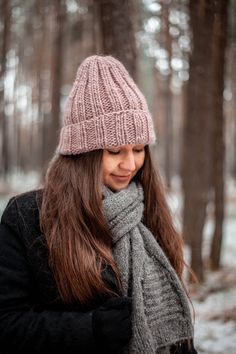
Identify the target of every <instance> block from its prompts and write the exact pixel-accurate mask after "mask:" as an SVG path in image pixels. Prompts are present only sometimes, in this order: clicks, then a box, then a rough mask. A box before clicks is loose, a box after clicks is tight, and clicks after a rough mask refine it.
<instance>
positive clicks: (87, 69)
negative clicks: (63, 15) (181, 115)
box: [56, 55, 156, 155]
mask: <svg viewBox="0 0 236 354" xmlns="http://www.w3.org/2000/svg"><path fill="white" fill-rule="evenodd" d="M63 120H64V125H63V127H62V128H61V132H60V141H59V145H58V147H57V150H56V152H57V153H59V154H61V155H71V154H72V155H75V154H80V153H83V152H88V151H92V150H97V149H104V148H106V147H112V146H121V145H127V144H151V143H154V142H155V140H156V136H155V131H154V127H153V121H152V118H151V115H150V112H149V110H148V107H147V102H146V100H145V98H144V96H143V94H142V93H141V91H140V90H139V88H138V87H137V85H136V84H135V82H134V81H133V79H132V78H131V77H130V75H129V73H128V71H127V70H126V69H125V67H124V66H123V64H122V63H121V62H120V61H118V60H117V59H115V58H114V57H112V56H101V55H92V56H90V57H87V58H86V59H85V60H84V61H83V62H82V63H81V65H80V66H79V68H78V71H77V74H76V79H75V81H74V84H73V86H72V89H71V92H70V94H69V96H68V99H67V102H66V106H65V113H64V119H63Z"/></svg>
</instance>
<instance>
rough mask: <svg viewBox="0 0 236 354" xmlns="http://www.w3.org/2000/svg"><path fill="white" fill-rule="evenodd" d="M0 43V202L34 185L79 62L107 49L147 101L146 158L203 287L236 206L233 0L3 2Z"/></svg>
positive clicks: (218, 261)
mask: <svg viewBox="0 0 236 354" xmlns="http://www.w3.org/2000/svg"><path fill="white" fill-rule="evenodd" d="M0 48H1V49H0V133H1V134H0V167H1V169H0V198H1V200H2V207H1V208H2V209H3V207H4V205H5V204H6V201H7V199H8V198H9V196H10V195H13V194H16V193H18V192H20V191H22V190H23V191H24V190H27V188H29V186H32V187H33V186H38V185H40V183H41V181H42V180H43V176H44V173H45V170H46V167H47V164H48V162H49V160H50V159H51V157H52V155H53V154H54V151H55V148H56V145H57V143H58V136H59V131H60V126H61V122H62V119H63V108H64V105H65V100H66V98H67V95H68V93H69V91H70V88H71V85H72V83H73V81H74V79H75V74H76V70H77V68H78V66H79V64H80V63H81V62H82V60H83V59H85V58H86V57H87V56H88V55H91V54H95V53H97V54H111V55H114V56H115V57H117V58H118V59H119V60H121V61H122V62H123V64H124V65H125V66H126V68H127V69H128V71H129V72H130V74H131V75H132V76H133V77H134V79H135V81H136V82H137V84H138V85H139V87H140V88H141V90H142V91H143V92H144V94H145V96H146V98H147V100H148V104H149V108H150V111H151V112H152V115H153V119H154V124H155V129H156V133H157V138H158V141H157V144H156V145H155V146H154V147H153V153H154V156H155V162H156V163H157V164H158V166H159V168H160V170H161V174H162V176H163V180H164V182H165V185H166V189H167V192H168V193H169V195H170V200H172V202H173V201H174V200H175V199H173V198H174V196H177V197H176V198H177V200H178V205H177V211H176V218H177V219H178V221H179V225H180V228H181V232H182V234H183V237H184V240H185V244H186V246H187V249H188V250H189V253H188V257H189V264H190V265H191V267H192V269H193V270H194V272H195V274H196V276H197V278H198V282H199V285H198V286H199V287H200V285H202V284H206V278H207V279H209V278H208V276H209V272H211V274H216V273H212V272H217V271H219V270H220V269H222V268H223V264H222V247H223V244H224V237H225V227H224V226H225V221H226V217H228V216H229V215H228V214H227V210H228V209H227V207H228V205H230V206H232V205H235V203H236V1H233V0H173V1H170V0H162V1H161V0H160V1H158V0H156V1H155V0H77V1H76V0H51V1H49V0H42V1H37V0H28V1H23V0H0ZM29 180H30V181H31V182H32V181H33V182H32V183H31V184H30V183H29V182H28V181H29ZM171 196H172V197H171ZM0 206H1V204H0ZM172 206H173V205H172ZM234 209H236V206H235V207H232V210H234ZM0 211H2V210H0ZM232 215H233V216H235V215H236V214H234V213H233V214H232ZM232 215H231V217H232ZM209 220H211V228H210V231H209V232H208V234H209V235H208V238H207V247H205V248H204V247H203V246H204V245H205V243H204V242H205V241H204V240H205V238H204V232H205V230H206V225H207V222H208V221H209ZM235 230H236V229H234V232H235ZM232 232H233V231H231V237H232ZM230 247H235V248H234V250H235V249H236V241H234V243H233V246H232V245H231V246H230ZM206 249H207V250H206ZM235 266H236V265H235ZM235 269H236V268H234V272H235ZM218 274H219V273H218ZM221 275H222V273H221ZM223 278H225V277H224V276H223ZM214 279H215V278H214ZM230 279H231V278H230ZM188 280H189V282H190V283H193V282H194V279H193V276H192V275H191V274H188ZM218 280H219V279H218ZM230 282H231V283H232V282H233V283H234V286H235V285H236V284H235V283H236V276H235V273H234V277H232V279H231V280H230ZM213 283H214V287H216V284H215V283H216V280H215V281H214V282H213ZM231 285H232V284H231ZM201 289H203V288H202V287H201ZM211 291H213V290H212V289H211ZM201 294H202V293H201ZM231 310H232V309H231ZM233 311H234V313H235V318H234V321H235V322H234V323H236V305H235V306H234V307H233ZM231 313H232V311H231ZM235 329H236V325H235ZM235 333H236V330H235ZM234 344H235V346H234V349H233V351H232V353H234V354H235V352H236V338H235V343H234ZM203 352H204V351H203ZM213 352H214V353H218V351H205V352H204V353H213ZM219 353H221V352H220V351H219ZM222 353H223V351H222ZM227 353H228V354H229V353H231V352H230V349H228V351H227Z"/></svg>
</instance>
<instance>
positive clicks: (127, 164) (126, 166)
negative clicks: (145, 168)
mask: <svg viewBox="0 0 236 354" xmlns="http://www.w3.org/2000/svg"><path fill="white" fill-rule="evenodd" d="M120 167H121V168H122V169H123V170H127V171H130V172H133V171H134V170H135V169H136V165H135V158H134V155H133V154H129V155H127V156H125V157H124V158H123V160H122V161H121V163H120Z"/></svg>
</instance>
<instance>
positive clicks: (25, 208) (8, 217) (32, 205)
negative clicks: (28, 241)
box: [1, 188, 43, 228]
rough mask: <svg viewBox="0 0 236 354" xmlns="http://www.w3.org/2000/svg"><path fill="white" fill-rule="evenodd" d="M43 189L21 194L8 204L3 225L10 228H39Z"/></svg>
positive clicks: (11, 199)
mask: <svg viewBox="0 0 236 354" xmlns="http://www.w3.org/2000/svg"><path fill="white" fill-rule="evenodd" d="M42 194H43V189H41V188H40V189H35V190H31V191H28V192H25V193H20V194H17V195H15V196H13V197H12V198H10V200H9V201H8V203H7V206H6V208H5V210H4V211H3V214H2V217H1V223H3V224H8V225H9V226H14V225H15V226H17V228H18V227H19V224H22V223H21V221H22V222H23V225H32V226H33V225H34V226H36V227H37V226H38V222H39V208H40V203H41V201H42Z"/></svg>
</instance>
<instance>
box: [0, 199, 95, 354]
mask: <svg viewBox="0 0 236 354" xmlns="http://www.w3.org/2000/svg"><path fill="white" fill-rule="evenodd" d="M18 218H19V215H18V211H17V206H16V202H15V200H14V199H11V200H10V202H9V203H8V205H7V207H6V209H5V211H4V213H3V216H2V219H1V223H0V351H1V353H2V354H4V353H19V354H21V353H22V354H23V353H34V354H39V353H49V352H52V351H53V350H58V351H59V352H63V353H90V352H93V350H94V347H95V343H94V337H93V334H92V312H85V313H84V312H73V311H64V312H59V311H58V312H57V311H41V312H37V311H35V310H34V308H33V306H31V301H30V294H31V293H32V286H33V280H32V276H31V273H30V271H29V265H28V264H27V258H26V249H25V245H24V242H22V239H21V237H20V234H19V233H20V229H19V220H18Z"/></svg>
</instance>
